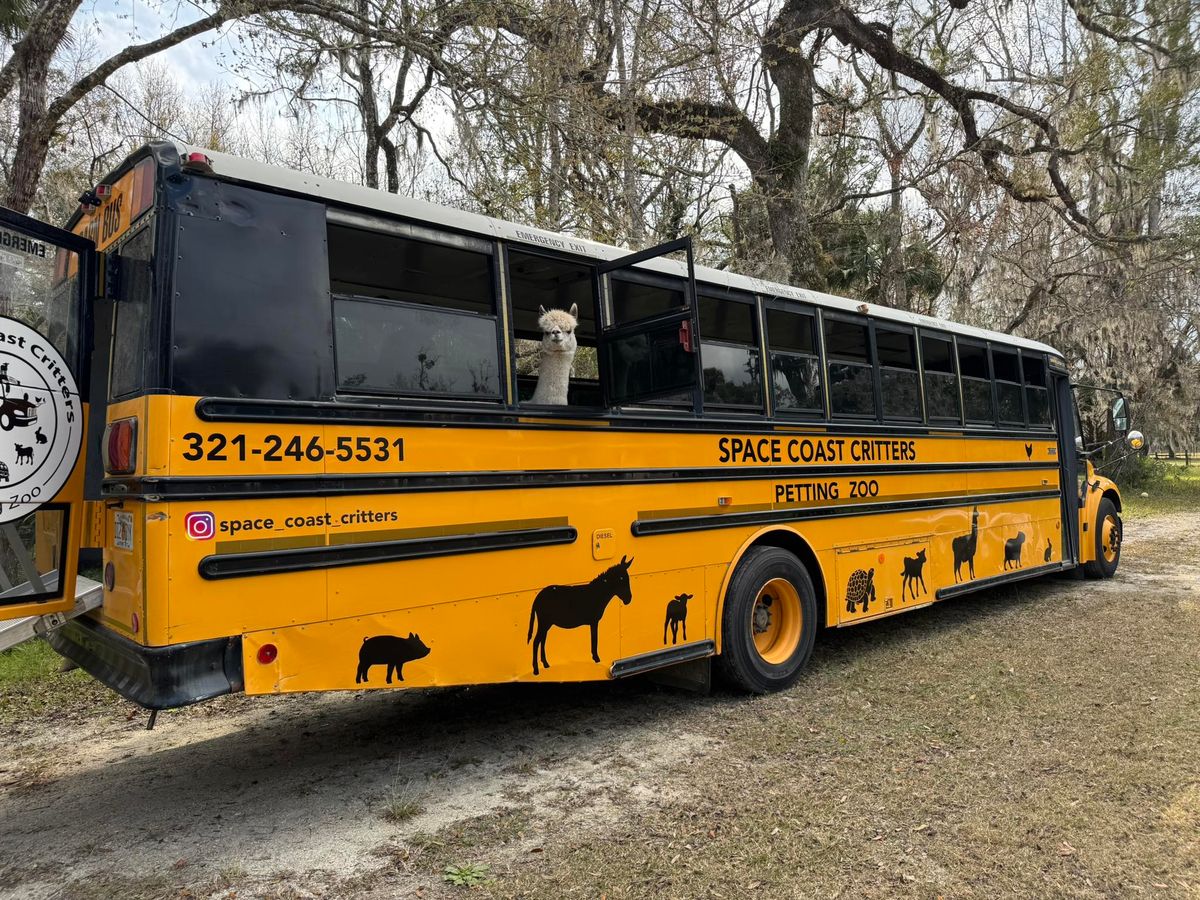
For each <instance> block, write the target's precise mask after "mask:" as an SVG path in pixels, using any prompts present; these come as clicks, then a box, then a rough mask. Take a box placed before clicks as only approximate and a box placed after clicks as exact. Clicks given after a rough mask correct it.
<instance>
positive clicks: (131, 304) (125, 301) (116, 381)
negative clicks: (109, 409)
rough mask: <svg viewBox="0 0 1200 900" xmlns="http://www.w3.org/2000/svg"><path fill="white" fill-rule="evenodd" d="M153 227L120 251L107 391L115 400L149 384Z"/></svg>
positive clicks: (124, 245) (136, 235)
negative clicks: (118, 288) (118, 280)
mask: <svg viewBox="0 0 1200 900" xmlns="http://www.w3.org/2000/svg"><path fill="white" fill-rule="evenodd" d="M152 250H153V247H152V235H151V229H150V228H148V227H147V228H143V229H142V230H141V231H139V232H138V233H137V234H135V235H134V236H133V237H131V238H130V239H129V240H128V241H126V242H125V243H124V244H123V245H122V247H121V249H120V250H118V251H117V258H118V260H119V261H120V262H119V265H120V271H121V274H120V285H121V287H120V296H119V298H118V300H117V302H116V303H115V304H114V307H115V315H116V323H115V325H114V327H113V345H112V369H111V371H110V374H109V377H108V393H109V396H110V398H112V399H116V398H119V397H125V396H128V395H130V394H134V393H137V392H138V391H140V390H142V389H143V388H144V387H145V386H146V332H147V330H148V328H149V325H150V300H151V292H152V290H153V286H154V285H153V280H152V272H151V266H150V257H151V253H152Z"/></svg>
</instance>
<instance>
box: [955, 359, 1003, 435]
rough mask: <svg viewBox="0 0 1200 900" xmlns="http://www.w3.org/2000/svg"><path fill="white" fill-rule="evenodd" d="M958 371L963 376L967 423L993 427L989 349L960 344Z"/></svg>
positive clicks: (964, 406)
mask: <svg viewBox="0 0 1200 900" xmlns="http://www.w3.org/2000/svg"><path fill="white" fill-rule="evenodd" d="M958 371H959V374H961V375H962V392H963V408H964V411H965V412H966V418H967V422H969V423H974V424H977V425H992V424H994V423H995V421H996V417H995V415H994V414H993V412H992V376H991V371H990V369H989V367H988V352H987V347H985V346H983V345H982V344H971V343H968V342H966V341H959V342H958Z"/></svg>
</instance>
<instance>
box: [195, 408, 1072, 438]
mask: <svg viewBox="0 0 1200 900" xmlns="http://www.w3.org/2000/svg"><path fill="white" fill-rule="evenodd" d="M196 415H197V417H199V418H200V419H202V420H204V421H206V422H297V423H309V424H322V425H325V424H356V423H357V424H370V425H426V426H430V427H435V428H445V427H447V426H450V427H454V426H473V427H481V428H541V429H551V430H555V431H596V430H607V431H649V432H664V433H671V434H677V433H679V432H690V433H701V434H704V433H707V434H730V433H734V432H736V433H738V434H780V433H784V434H790V433H796V434H805V435H809V434H811V435H813V436H819V435H843V434H844V435H861V436H871V435H877V436H880V437H885V436H886V437H895V438H901V437H928V438H948V439H957V438H963V437H968V438H975V437H982V438H1011V439H1015V440H1025V441H1028V440H1056V439H1057V437H1058V433H1057V432H1056V431H1053V430H1045V431H1042V430H1036V429H1025V428H1007V429H1003V428H995V427H992V426H986V425H985V426H970V425H968V426H965V427H964V426H962V425H955V424H954V423H950V424H940V423H931V424H929V425H907V424H885V423H879V422H862V423H847V422H830V421H827V420H824V419H802V418H796V419H790V418H786V417H782V416H781V417H777V418H775V419H770V420H765V419H763V418H762V416H761V414H758V413H756V414H753V415H748V416H746V417H745V418H740V417H737V416H726V417H724V418H716V417H713V416H706V417H704V418H699V419H698V418H696V417H694V416H693V415H691V413H690V411H689V412H688V413H686V414H680V413H674V412H664V413H663V414H661V415H654V414H650V415H647V414H645V411H644V410H638V411H637V412H624V413H620V414H612V413H610V412H608V411H607V410H596V409H594V408H567V409H565V410H562V411H561V412H560V411H556V410H552V409H520V410H515V409H504V408H502V407H500V406H498V405H496V406H490V407H473V408H464V407H459V406H446V405H444V404H438V405H426V404H421V405H419V406H412V405H409V406H400V405H397V404H394V403H365V402H334V401H316V400H253V399H239V398H231V397H201V398H200V399H199V400H197V401H196ZM556 418H562V419H563V420H564V421H563V422H555V421H553V420H554V419H556ZM529 419H536V420H538V421H534V422H531V421H528V420H529ZM581 419H589V420H591V421H594V422H595V424H594V425H592V424H587V425H581V424H579V422H580V420H581Z"/></svg>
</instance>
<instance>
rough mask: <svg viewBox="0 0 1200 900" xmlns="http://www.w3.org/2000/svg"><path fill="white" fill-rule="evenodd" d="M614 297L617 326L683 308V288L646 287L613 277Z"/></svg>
mask: <svg viewBox="0 0 1200 900" xmlns="http://www.w3.org/2000/svg"><path fill="white" fill-rule="evenodd" d="M609 289H610V291H611V294H612V307H613V321H614V322H615V323H616V324H618V325H619V324H621V323H623V322H636V321H638V320H639V319H648V318H650V317H651V316H657V315H660V314H662V313H668V312H674V311H676V310H679V309H682V308H683V306H684V305H685V303H684V293H683V287H682V285H679V286H674V285H671V286H666V285H661V286H660V285H657V284H643V283H641V282H637V281H629V280H627V279H625V278H621V277H618V276H613V278H612V279H611V280H610V281H609Z"/></svg>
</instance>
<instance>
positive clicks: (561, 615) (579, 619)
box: [525, 556, 633, 675]
mask: <svg viewBox="0 0 1200 900" xmlns="http://www.w3.org/2000/svg"><path fill="white" fill-rule="evenodd" d="M631 565H633V560H632V559H629V560H626V559H625V557H624V556H622V557H621V561H620V562H619V563H617V564H616V565H615V566H612V567H610V568H608V569H605V570H604V571H603V572H601V573H600V574H599V575H597V576H596V577H595V578H593V579H592V580H591V581H589V582H588V583H587V584H552V585H550V586H549V587H544V588H542V589H541V590H540V591H538V595H537V596H536V597H534V598H533V608H532V609H530V610H529V636H528V637H527V638H525V640H526V641H527V642H528V641H533V674H534V675H537V674H538V656H539V655H540V656H541V658H542V668H543V669H548V668H550V663H548V662H547V661H546V635H547V634H548V633H549V632H550V629H551V628H553V627H554V626H555V625H557V626H558V627H559V628H579V627H581V626H583V625H588V626H590V627H591V629H592V661H593V662H600V654H599V653H598V652H597V651H596V637H597V631H598V630H599V627H600V620H601V619H602V618H603V617H604V610H606V609H607V608H608V601H610V600H611V599H612V598H613V597H620V598H621V602H622V603H624V604H625V605H626V606H628V605H629V601H630V600H632V599H633V593H632V592H631V591H630V588H629V567H630V566H631ZM535 622H536V623H537V637H534V634H533V626H534V623H535Z"/></svg>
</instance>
